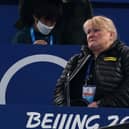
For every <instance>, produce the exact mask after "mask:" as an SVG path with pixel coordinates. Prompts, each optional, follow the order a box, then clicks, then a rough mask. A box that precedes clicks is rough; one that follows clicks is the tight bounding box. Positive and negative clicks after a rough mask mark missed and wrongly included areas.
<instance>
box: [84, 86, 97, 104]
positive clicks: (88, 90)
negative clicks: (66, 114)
mask: <svg viewBox="0 0 129 129" xmlns="http://www.w3.org/2000/svg"><path fill="white" fill-rule="evenodd" d="M95 92H96V86H95V85H92V84H88V85H87V84H85V85H84V86H83V87H82V98H83V99H85V100H86V101H88V102H89V103H92V102H93V101H94V96H95Z"/></svg>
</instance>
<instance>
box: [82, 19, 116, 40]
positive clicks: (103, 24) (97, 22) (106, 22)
mask: <svg viewBox="0 0 129 129" xmlns="http://www.w3.org/2000/svg"><path fill="white" fill-rule="evenodd" d="M88 24H92V25H93V26H94V27H96V28H103V29H105V30H107V31H110V32H113V33H114V35H113V40H116V39H117V36H118V34H117V30H116V27H115V25H114V23H113V21H112V20H111V19H109V18H107V17H105V16H94V17H92V18H91V19H88V20H87V21H86V22H85V23H84V24H83V29H84V32H85V28H86V27H87V25H88ZM85 33H86V32H85Z"/></svg>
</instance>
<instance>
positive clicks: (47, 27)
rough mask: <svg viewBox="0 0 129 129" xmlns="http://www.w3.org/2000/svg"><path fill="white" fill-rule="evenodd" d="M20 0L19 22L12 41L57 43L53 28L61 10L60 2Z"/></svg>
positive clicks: (44, 43)
mask: <svg viewBox="0 0 129 129" xmlns="http://www.w3.org/2000/svg"><path fill="white" fill-rule="evenodd" d="M21 2H22V3H21V6H20V7H19V8H20V10H21V12H20V24H18V25H19V26H20V27H19V31H18V32H17V33H16V35H15V36H14V38H13V43H24V44H42V45H46V44H49V45H53V44H57V43H58V41H57V40H56V39H55V36H54V28H55V26H56V23H57V21H58V20H59V18H60V16H61V12H62V10H61V4H60V2H58V0H55V1H52V0H31V1H29V0H26V1H23V0H22V1H21ZM24 2H26V3H24ZM17 28H18V27H17Z"/></svg>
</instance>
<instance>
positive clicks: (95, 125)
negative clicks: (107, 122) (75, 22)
mask: <svg viewBox="0 0 129 129" xmlns="http://www.w3.org/2000/svg"><path fill="white" fill-rule="evenodd" d="M96 119H100V115H94V116H91V117H90V118H88V120H87V122H86V129H98V128H99V124H98V123H96V124H94V125H92V126H88V125H89V124H90V122H92V121H93V120H96Z"/></svg>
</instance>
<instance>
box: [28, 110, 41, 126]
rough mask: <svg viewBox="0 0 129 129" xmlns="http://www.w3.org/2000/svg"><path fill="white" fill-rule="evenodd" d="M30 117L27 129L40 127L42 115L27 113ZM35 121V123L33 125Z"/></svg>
mask: <svg viewBox="0 0 129 129" xmlns="http://www.w3.org/2000/svg"><path fill="white" fill-rule="evenodd" d="M27 116H29V119H28V122H27V125H26V128H36V127H38V126H39V125H40V119H39V118H40V113H38V112H27ZM34 121H35V123H33V122H34Z"/></svg>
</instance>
